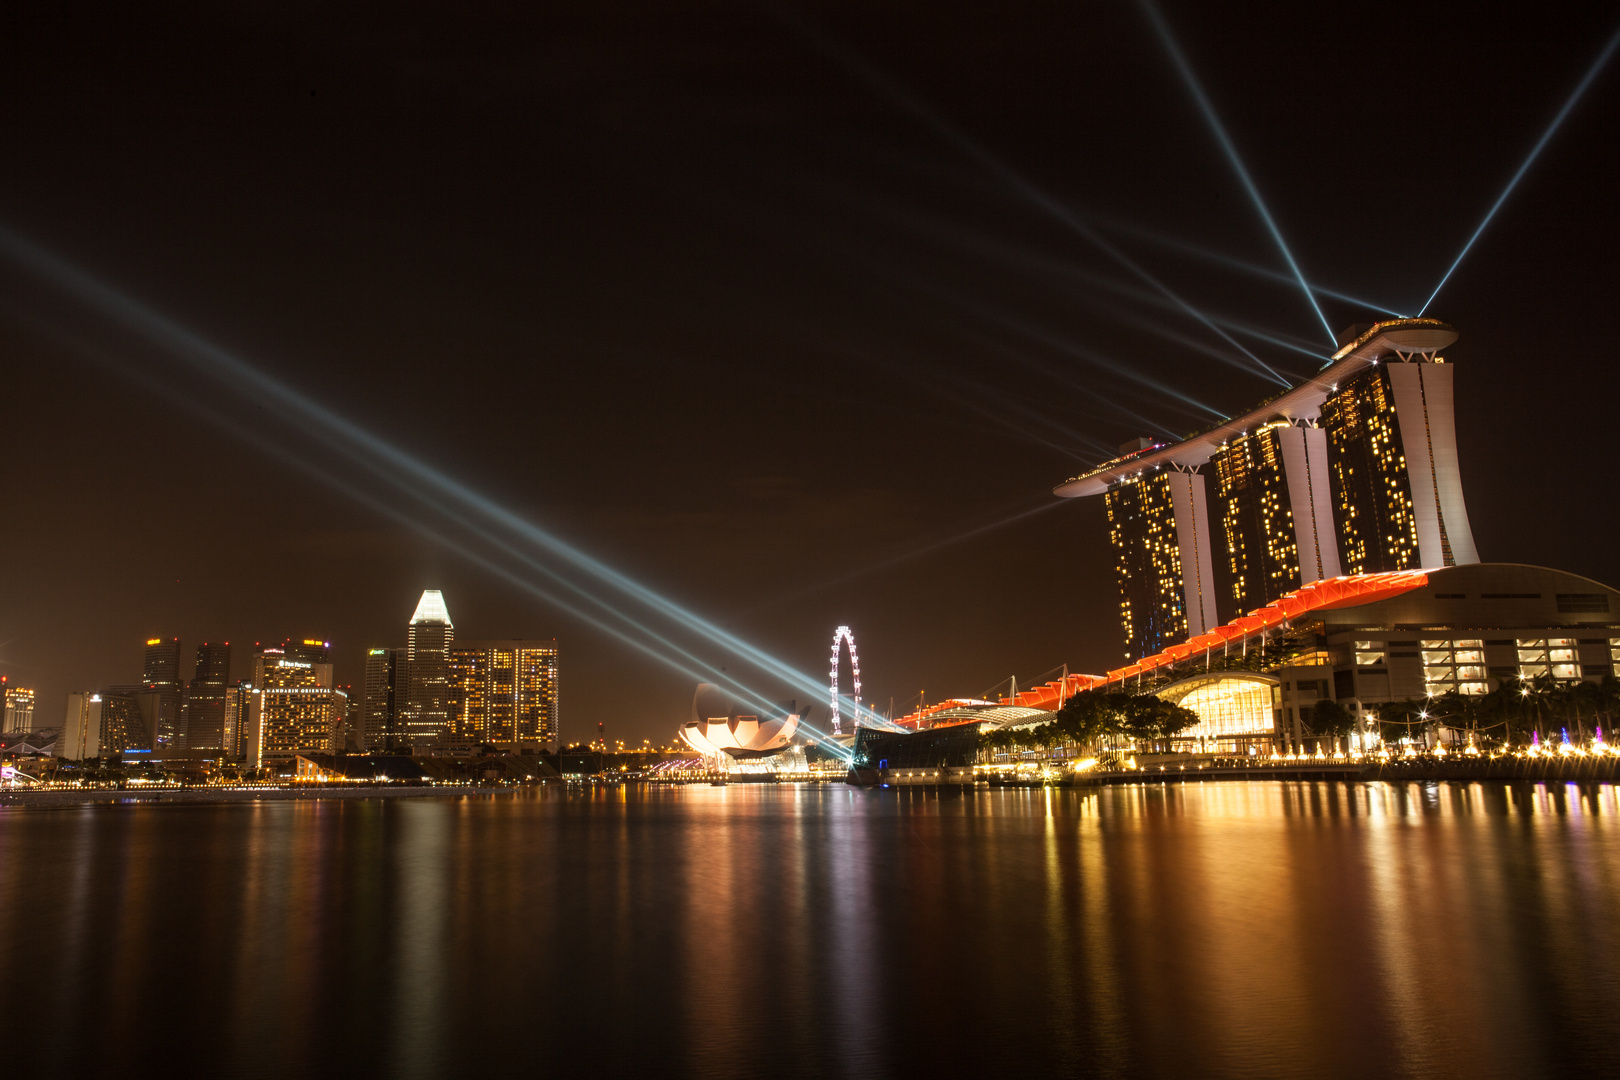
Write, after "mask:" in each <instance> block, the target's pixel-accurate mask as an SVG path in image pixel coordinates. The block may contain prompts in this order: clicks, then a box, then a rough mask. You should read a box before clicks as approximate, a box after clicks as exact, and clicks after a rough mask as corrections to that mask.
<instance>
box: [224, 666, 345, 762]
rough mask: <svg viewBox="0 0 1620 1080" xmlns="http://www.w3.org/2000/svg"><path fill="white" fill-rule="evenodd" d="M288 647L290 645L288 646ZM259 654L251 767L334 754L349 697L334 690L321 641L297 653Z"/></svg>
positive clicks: (249, 738) (249, 735)
mask: <svg viewBox="0 0 1620 1080" xmlns="http://www.w3.org/2000/svg"><path fill="white" fill-rule="evenodd" d="M289 646H292V643H289ZM292 651H294V652H295V655H294V656H291V657H290V656H288V655H287V654H288V652H289V647H276V646H271V647H269V648H265V649H261V650H260V651H259V653H258V655H257V656H255V657H254V665H253V668H254V679H253V688H252V692H251V698H250V702H249V705H248V720H247V731H246V733H245V734H246V742H247V746H246V752H245V754H244V755H243V756H244V757H245V759H246V760H247V762H248V764H249V765H251V766H254V767H257V766H259V765H264V764H270V763H274V762H278V761H287V760H290V759H292V758H294V757H296V756H297V755H298V754H300V753H305V752H314V753H333V752H335V751H336V749H337V747H338V742H339V739H340V738H341V733H342V730H343V720H344V716H345V715H346V713H347V711H348V695H347V694H345V693H344V692H343V691H342V690H340V689H338V688H337V687H336V686H335V685H333V681H332V664H331V662H330V660H329V659H300V658H297V656H298V655H302V656H310V657H319V658H324V657H326V649H325V647H324V645H323V644H322V643H320V642H306V643H304V644H303V646H302V647H301V648H299V647H296V646H292Z"/></svg>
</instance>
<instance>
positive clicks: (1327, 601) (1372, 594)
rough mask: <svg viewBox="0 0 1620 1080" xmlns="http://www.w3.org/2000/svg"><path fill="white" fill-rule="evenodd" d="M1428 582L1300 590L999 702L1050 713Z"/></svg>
mask: <svg viewBox="0 0 1620 1080" xmlns="http://www.w3.org/2000/svg"><path fill="white" fill-rule="evenodd" d="M1428 583H1429V575H1428V574H1427V573H1425V572H1424V571H1422V570H1393V571H1390V572H1388V573H1383V574H1353V575H1349V576H1347V577H1336V578H1329V579H1327V580H1326V581H1316V582H1312V583H1311V584H1309V585H1306V586H1305V587H1304V588H1301V589H1295V590H1294V591H1293V592H1291V593H1288V594H1287V595H1286V596H1281V597H1279V598H1277V599H1276V600H1274V601H1272V602H1271V603H1269V604H1267V605H1266V606H1265V607H1263V608H1259V609H1257V610H1255V611H1251V612H1249V613H1248V614H1247V615H1244V616H1242V617H1241V618H1237V619H1233V620H1232V621H1231V622H1229V623H1227V624H1225V625H1224V626H1217V627H1216V628H1215V629H1213V630H1211V631H1209V632H1208V633H1206V634H1199V635H1198V636H1197V637H1195V638H1193V639H1191V640H1190V641H1184V642H1182V643H1181V644H1179V645H1172V646H1170V647H1169V648H1168V649H1165V650H1164V651H1163V652H1157V653H1154V654H1153V655H1152V656H1144V657H1143V658H1142V659H1140V660H1138V661H1137V662H1136V663H1134V664H1129V665H1127V666H1125V667H1122V668H1115V669H1114V670H1113V671H1110V672H1109V673H1108V674H1107V675H1070V676H1069V677H1068V679H1066V680H1062V679H1060V680H1054V681H1053V682H1049V683H1047V684H1046V685H1045V686H1040V687H1036V688H1035V689H1033V690H1026V691H1024V692H1023V693H1021V694H1017V695H1015V696H1013V697H1008V698H1002V699H1001V704H1003V705H1022V706H1025V707H1026V708H1031V709H1055V708H1057V707H1058V706H1059V705H1060V704H1061V703H1062V702H1063V701H1064V700H1066V699H1068V698H1070V697H1073V696H1074V695H1075V694H1078V693H1080V692H1081V691H1083V690H1092V689H1096V688H1098V687H1103V686H1108V685H1109V684H1111V683H1121V682H1124V681H1125V680H1126V679H1129V678H1131V677H1132V676H1135V675H1141V674H1143V673H1145V672H1149V671H1153V670H1155V669H1157V668H1161V667H1164V666H1166V665H1168V664H1174V663H1178V662H1179V661H1182V660H1185V659H1187V658H1188V657H1190V656H1194V655H1196V654H1198V653H1202V652H1209V651H1213V650H1215V649H1222V648H1225V647H1226V646H1227V645H1228V644H1230V643H1231V642H1234V641H1242V640H1247V639H1248V637H1249V636H1250V635H1252V634H1260V633H1263V632H1265V631H1268V630H1270V629H1271V628H1272V627H1275V626H1282V625H1284V624H1285V623H1287V622H1288V621H1290V620H1292V619H1297V618H1299V617H1300V616H1302V615H1307V614H1309V613H1310V612H1313V611H1327V610H1330V609H1332V608H1341V607H1359V606H1361V605H1362V604H1374V603H1377V602H1378V601H1380V600H1388V599H1389V598H1390V597H1392V596H1399V595H1401V594H1402V593H1405V592H1410V591H1412V590H1413V589H1419V588H1422V587H1423V586H1424V585H1427V584H1428Z"/></svg>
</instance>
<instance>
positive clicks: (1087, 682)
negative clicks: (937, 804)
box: [1003, 563, 1620, 754]
mask: <svg viewBox="0 0 1620 1080" xmlns="http://www.w3.org/2000/svg"><path fill="white" fill-rule="evenodd" d="M1617 664H1620V591H1616V590H1614V589H1611V588H1609V587H1608V586H1606V585H1603V584H1600V583H1599V582H1596V581H1592V580H1590V579H1589V578H1583V577H1579V576H1577V575H1575V574H1570V573H1565V572H1564V571H1561V570H1551V569H1547V568H1545V567H1539V566H1522V565H1518V564H1512V563H1471V564H1468V565H1465V566H1451V567H1442V568H1440V569H1436V570H1408V571H1394V572H1387V573H1380V574H1368V575H1357V576H1345V577H1338V578H1333V579H1330V580H1326V581H1321V582H1316V583H1314V584H1312V585H1309V586H1306V587H1304V588H1301V589H1299V590H1296V591H1294V592H1292V593H1290V594H1288V595H1286V596H1284V597H1282V598H1280V599H1278V600H1276V601H1274V602H1273V603H1271V604H1269V605H1267V606H1266V607H1264V608H1259V609H1256V610H1255V611H1253V612H1250V613H1248V614H1246V615H1244V616H1243V617H1241V618H1239V619H1237V620H1234V621H1231V622H1227V623H1225V624H1222V625H1220V626H1217V627H1214V628H1213V629H1211V630H1210V631H1209V632H1208V633H1206V634H1204V635H1203V636H1201V637H1195V638H1193V639H1192V640H1191V641H1188V642H1186V643H1183V644H1180V645H1173V646H1171V647H1170V648H1168V649H1165V650H1163V651H1161V652H1159V653H1157V654H1153V655H1149V656H1144V657H1140V658H1138V659H1137V660H1136V661H1135V662H1133V663H1131V664H1128V665H1126V666H1124V667H1122V668H1118V669H1116V670H1113V671H1110V672H1108V673H1107V674H1106V675H1103V676H1093V675H1075V676H1070V677H1069V679H1068V680H1067V681H1066V682H1064V683H1062V684H1060V683H1058V682H1053V683H1049V684H1047V685H1046V686H1043V687H1040V688H1037V689H1033V690H1026V691H1024V692H1023V693H1020V694H1018V695H1016V696H1014V697H1012V698H1007V699H1004V700H1003V704H1006V705H1016V706H1020V707H1025V708H1036V709H1042V708H1044V709H1055V708H1057V707H1058V706H1059V703H1060V702H1061V701H1062V700H1063V698H1064V696H1065V695H1067V696H1069V697H1072V696H1074V695H1075V694H1080V693H1087V692H1092V691H1108V690H1110V689H1118V688H1119V687H1121V686H1128V687H1130V688H1131V689H1133V690H1139V691H1142V692H1151V693H1154V694H1157V695H1159V696H1161V697H1163V698H1165V699H1166V700H1170V701H1175V702H1178V703H1180V704H1182V705H1184V706H1186V707H1187V708H1189V709H1192V711H1193V712H1195V713H1197V714H1198V715H1199V718H1200V723H1199V725H1198V726H1197V727H1195V728H1193V729H1191V730H1189V731H1186V732H1183V733H1182V734H1181V735H1179V736H1177V740H1176V741H1177V744H1178V745H1179V746H1180V747H1181V748H1182V749H1202V750H1208V751H1218V752H1225V753H1231V752H1236V753H1240V754H1241V753H1247V752H1249V751H1250V750H1255V751H1259V752H1270V751H1271V750H1290V749H1296V748H1300V747H1301V746H1302V744H1304V745H1305V746H1306V747H1308V745H1309V743H1310V741H1311V740H1312V739H1313V738H1315V737H1316V734H1317V733H1316V732H1315V730H1314V729H1313V719H1314V713H1315V711H1316V709H1317V708H1318V707H1319V706H1320V705H1321V703H1322V702H1324V701H1334V702H1337V703H1338V704H1340V705H1342V706H1344V707H1345V709H1346V710H1348V711H1349V712H1350V713H1351V714H1352V715H1353V716H1354V717H1355V723H1356V727H1355V731H1354V734H1353V736H1351V748H1352V749H1362V750H1366V749H1369V748H1371V747H1372V746H1374V745H1376V743H1377V741H1378V728H1377V723H1376V722H1375V721H1374V720H1373V719H1372V717H1371V711H1370V710H1369V709H1368V708H1367V707H1368V706H1371V705H1376V704H1380V703H1386V702H1404V701H1417V702H1422V701H1426V700H1432V699H1436V698H1441V697H1444V696H1445V695H1447V694H1450V693H1453V692H1455V693H1457V694H1461V695H1469V696H1475V695H1482V694H1486V693H1488V692H1490V691H1491V690H1493V689H1497V688H1500V687H1501V686H1503V685H1504V684H1508V685H1512V681H1513V680H1531V679H1538V678H1540V677H1543V676H1547V677H1550V678H1551V679H1553V680H1555V681H1556V682H1559V683H1563V684H1566V685H1568V684H1574V683H1578V682H1583V681H1584V682H1591V683H1597V682H1601V681H1602V680H1604V679H1605V678H1608V677H1610V676H1612V675H1614V674H1615V671H1616V665H1617ZM1262 685H1264V686H1265V687H1269V694H1270V696H1269V704H1268V703H1267V701H1266V698H1265V693H1264V691H1263V690H1262ZM1267 710H1269V717H1268V715H1267Z"/></svg>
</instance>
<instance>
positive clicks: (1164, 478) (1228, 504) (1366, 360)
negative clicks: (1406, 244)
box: [1055, 319, 1479, 656]
mask: <svg viewBox="0 0 1620 1080" xmlns="http://www.w3.org/2000/svg"><path fill="white" fill-rule="evenodd" d="M1455 340H1457V332H1456V331H1455V330H1453V329H1452V328H1451V327H1449V326H1447V325H1446V324H1445V323H1442V322H1439V321H1438V320H1435V319H1394V320H1390V321H1388V322H1382V323H1378V324H1376V325H1373V326H1369V327H1353V328H1351V329H1350V330H1349V331H1347V332H1346V333H1345V334H1344V335H1343V336H1342V337H1341V340H1340V348H1339V350H1338V351H1337V352H1335V353H1334V354H1333V358H1332V360H1331V361H1330V362H1329V363H1328V364H1327V365H1326V366H1325V367H1324V368H1323V369H1322V370H1321V371H1319V372H1317V373H1316V375H1314V376H1312V377H1311V378H1310V379H1308V380H1306V381H1305V382H1304V383H1301V384H1300V385H1299V386H1296V387H1293V388H1292V389H1290V390H1288V391H1286V392H1284V393H1283V394H1281V395H1280V396H1278V397H1276V398H1274V399H1272V400H1270V401H1268V402H1266V403H1265V404H1263V405H1261V406H1260V407H1258V408H1256V409H1253V410H1251V411H1250V412H1248V413H1245V414H1243V415H1241V416H1237V417H1234V418H1233V419H1231V420H1228V421H1226V422H1224V423H1221V424H1218V425H1215V426H1213V427H1211V428H1209V429H1207V430H1205V431H1202V432H1198V433H1196V434H1194V435H1191V436H1189V437H1187V438H1186V439H1183V440H1181V441H1179V442H1166V443H1157V444H1155V443H1152V442H1149V441H1148V440H1145V439H1143V440H1137V441H1136V442H1134V443H1131V444H1128V445H1127V446H1124V447H1121V448H1120V451H1121V452H1120V456H1119V457H1117V458H1114V459H1113V460H1112V461H1108V462H1105V463H1103V464H1102V465H1099V466H1097V467H1096V468H1095V469H1092V470H1091V471H1089V472H1087V473H1085V474H1083V475H1081V476H1077V477H1075V478H1074V479H1072V480H1069V481H1068V482H1066V483H1064V484H1061V485H1059V486H1058V487H1057V488H1056V489H1055V492H1056V494H1058V495H1061V496H1065V497H1071V498H1072V497H1078V496H1088V495H1102V496H1104V502H1105V505H1106V507H1107V512H1108V524H1109V536H1110V538H1111V540H1112V542H1113V546H1114V555H1115V569H1116V574H1117V577H1118V581H1119V586H1120V611H1121V616H1122V621H1123V623H1124V627H1125V636H1126V640H1127V644H1128V646H1129V653H1128V654H1127V655H1129V656H1146V655H1149V654H1152V653H1155V652H1157V651H1159V650H1160V649H1163V648H1165V647H1167V646H1169V645H1173V644H1176V643H1178V642H1180V641H1184V640H1186V639H1187V638H1189V637H1197V636H1199V635H1200V634H1203V633H1205V632H1206V631H1208V630H1209V629H1211V628H1213V627H1214V626H1216V625H1217V624H1219V623H1220V622H1221V621H1222V619H1221V617H1220V615H1218V614H1217V612H1218V611H1219V612H1220V613H1221V614H1224V615H1225V616H1227V617H1231V616H1234V615H1239V614H1243V613H1246V612H1247V611H1249V610H1252V609H1253V608H1256V607H1259V606H1261V605H1263V604H1265V603H1268V602H1270V601H1271V600H1274V599H1276V598H1277V597H1278V596H1280V595H1282V594H1283V593H1286V592H1289V591H1292V590H1293V589H1297V588H1299V587H1301V586H1303V585H1307V584H1309V583H1311V582H1313V581H1316V580H1319V579H1325V578H1332V577H1336V576H1338V575H1340V574H1342V573H1367V572H1373V571H1380V570H1399V569H1406V568H1424V569H1432V568H1438V567H1443V566H1450V565H1454V564H1464V563H1475V562H1478V561H1479V556H1478V554H1477V552H1476V551H1475V549H1474V540H1473V534H1472V531H1471V530H1470V528H1469V524H1468V513H1467V510H1466V508H1465V506H1464V503H1463V496H1462V484H1461V480H1460V478H1459V470H1458V465H1457V449H1456V433H1455V421H1454V418H1453V415H1452V368H1451V366H1450V365H1448V364H1446V363H1445V361H1444V359H1443V358H1441V356H1440V355H1439V353H1440V350H1441V349H1443V348H1445V347H1447V346H1448V345H1450V344H1451V343H1452V342H1454V341H1455ZM1206 466H1213V467H1212V468H1211V469H1206ZM1206 472H1208V473H1211V474H1212V475H1213V476H1214V478H1215V492H1214V501H1215V504H1216V508H1217V512H1216V515H1215V520H1214V524H1215V526H1216V527H1215V528H1213V529H1212V528H1211V517H1210V514H1209V511H1208V508H1207V507H1206V505H1205V500H1206V496H1205V483H1206V480H1205V473H1206ZM1211 536H1214V537H1215V539H1214V540H1213V541H1212V540H1211V539H1210V538H1211ZM1212 546H1213V547H1214V548H1215V549H1216V550H1217V551H1219V552H1220V557H1219V558H1217V559H1215V560H1214V561H1213V564H1212V562H1211V560H1210V558H1209V552H1210V550H1211V547H1212Z"/></svg>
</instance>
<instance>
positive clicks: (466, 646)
mask: <svg viewBox="0 0 1620 1080" xmlns="http://www.w3.org/2000/svg"><path fill="white" fill-rule="evenodd" d="M557 678H558V665H557V642H556V641H555V640H535V641H525V640H511V641H480V642H462V643H459V644H457V645H455V646H454V647H453V648H452V649H451V650H450V700H451V708H450V714H451V721H450V737H451V738H452V739H455V740H458V741H463V742H474V743H488V744H490V745H493V746H511V747H516V748H521V749H533V750H538V749H540V748H541V747H542V746H543V745H545V744H546V743H551V742H555V741H556V738H557V719H558V717H557V713H558V687H557Z"/></svg>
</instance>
